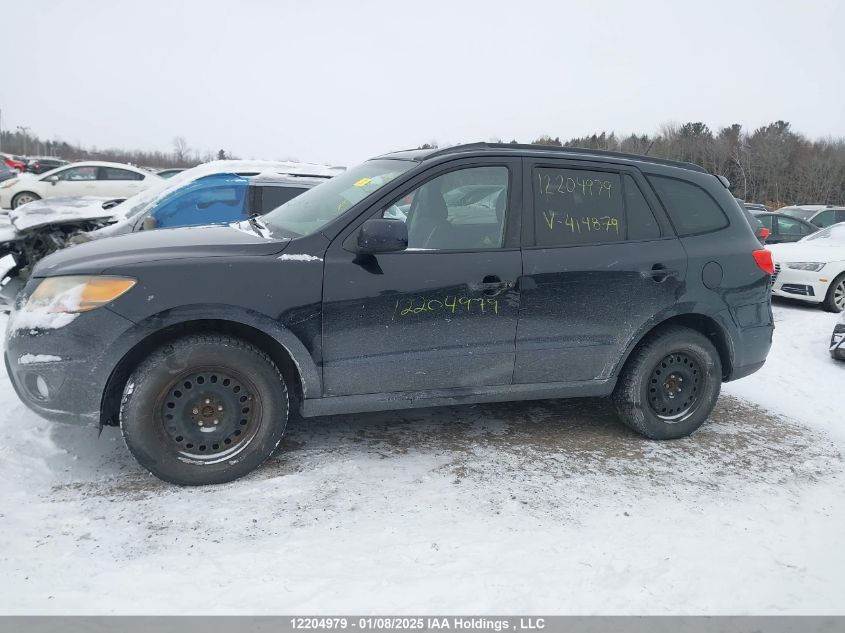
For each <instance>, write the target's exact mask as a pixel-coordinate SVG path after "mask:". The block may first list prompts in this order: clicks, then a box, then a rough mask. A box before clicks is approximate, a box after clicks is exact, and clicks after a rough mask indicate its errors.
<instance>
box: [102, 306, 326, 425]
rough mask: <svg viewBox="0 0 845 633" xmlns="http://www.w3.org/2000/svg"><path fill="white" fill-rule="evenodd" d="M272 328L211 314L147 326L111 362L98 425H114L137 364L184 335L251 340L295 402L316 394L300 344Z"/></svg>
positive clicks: (317, 387) (316, 379)
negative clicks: (221, 336) (122, 398)
mask: <svg viewBox="0 0 845 633" xmlns="http://www.w3.org/2000/svg"><path fill="white" fill-rule="evenodd" d="M274 329H275V330H277V331H273V330H270V329H269V328H266V327H261V325H259V323H256V322H245V320H239V319H233V318H226V317H214V316H209V317H207V318H188V319H183V320H175V321H173V322H170V323H168V324H166V325H163V326H161V327H158V328H156V329H149V330H148V331H146V332H145V335H143V336H142V337H140V338H139V339H138V340H136V341H135V342H134V344H133V345H132V346H131V347H130V348H129V349H128V351H126V352H125V353H124V354H123V355H122V356H121V357H120V360H118V361H117V363H116V364H115V365H114V368H113V369H112V371H111V374H110V375H109V378H108V380H107V381H106V386H105V388H104V389H103V395H102V398H101V402H100V425H101V426H116V425H117V424H118V417H119V411H120V400H121V397H122V395H123V389H124V387H125V385H126V381H127V380H128V379H129V376H130V375H131V373H132V371H133V370H134V369H135V367H137V366H138V363H139V362H141V360H142V359H144V358H145V357H146V356H148V355H149V353H150V352H151V351H152V350H153V349H155V348H156V347H158V346H160V345H164V344H165V343H167V342H169V341H173V340H176V339H178V338H181V337H183V336H185V335H187V334H197V333H214V334H226V335H229V336H234V337H237V338H240V339H242V340H245V341H247V342H249V343H252V344H253V345H255V346H256V347H257V348H259V349H261V350H262V351H264V352H265V353H266V354H268V355H269V356H270V358H271V359H272V360H273V362H274V363H275V364H276V366H277V367H278V368H279V371H280V372H281V373H282V376H283V377H284V379H285V382H286V383H287V387H288V392H289V393H290V394H291V397H292V398H294V399H295V400H296V401H297V402H301V401H302V399H303V398H304V397H305V394H307V393H309V392H311V391H314V392H317V393H319V392H320V389H321V385H320V379H319V374H318V372H317V367H316V365H315V364H314V362H313V360H312V359H311V356H310V354H308V352H307V350H306V349H305V347H304V345H302V343H301V342H300V341H299V339H297V338H296V337H295V336H294V335H293V334H292V333H291V332H290V331H289V330H286V329H284V328H281V327H278V326H276V328H274ZM268 330H269V331H268Z"/></svg>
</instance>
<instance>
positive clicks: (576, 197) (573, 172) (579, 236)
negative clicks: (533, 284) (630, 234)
mask: <svg viewBox="0 0 845 633" xmlns="http://www.w3.org/2000/svg"><path fill="white" fill-rule="evenodd" d="M532 188H533V190H534V212H535V214H536V216H535V218H534V226H535V236H536V243H537V246H568V245H574V244H595V243H601V242H618V241H620V240H624V239H625V234H626V233H625V232H626V226H625V212H624V209H625V207H624V192H623V190H622V179H621V178H620V176H619V174H615V173H610V172H600V171H587V170H583V169H557V168H551V167H538V168H536V169H535V170H534V184H533V187H532Z"/></svg>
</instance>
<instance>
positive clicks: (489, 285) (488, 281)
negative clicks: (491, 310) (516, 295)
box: [469, 275, 513, 297]
mask: <svg viewBox="0 0 845 633" xmlns="http://www.w3.org/2000/svg"><path fill="white" fill-rule="evenodd" d="M469 287H470V289H472V290H474V291H476V292H483V293H484V294H485V295H487V296H488V297H493V296H495V295H497V294H499V293H500V292H502V291H503V290H507V289H508V288H513V282H512V281H502V280H501V279H500V278H499V277H498V276H496V275H487V276H486V277H485V278H484V279H483V280H482V281H481V283H477V284H470V286H469Z"/></svg>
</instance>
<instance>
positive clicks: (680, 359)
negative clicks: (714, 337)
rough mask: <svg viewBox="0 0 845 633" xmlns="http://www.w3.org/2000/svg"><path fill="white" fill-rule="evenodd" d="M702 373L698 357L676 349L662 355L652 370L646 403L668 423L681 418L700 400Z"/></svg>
mask: <svg viewBox="0 0 845 633" xmlns="http://www.w3.org/2000/svg"><path fill="white" fill-rule="evenodd" d="M703 376H704V374H703V371H702V368H701V365H700V364H699V362H698V360H696V358H695V357H694V356H692V355H690V354H685V353H681V352H676V353H672V354H669V355H668V356H665V357H664V358H663V359H661V360H660V362H658V363H657V365H656V366H655V368H654V371H652V372H651V377H650V378H649V385H648V404H649V406H650V407H651V410H652V411H653V412H654V414H655V415H656V416H657V417H658V418H660V419H661V420H663V421H665V422H668V423H670V424H676V423H678V422H682V421H683V420H685V419H686V418H687V417H689V416H690V415H692V414H693V413H694V412H695V408H696V407H697V406H698V404H699V403H700V402H701V395H702V393H703V392H702V391H701V390H700V389H699V386H700V383H701V380H702V378H703Z"/></svg>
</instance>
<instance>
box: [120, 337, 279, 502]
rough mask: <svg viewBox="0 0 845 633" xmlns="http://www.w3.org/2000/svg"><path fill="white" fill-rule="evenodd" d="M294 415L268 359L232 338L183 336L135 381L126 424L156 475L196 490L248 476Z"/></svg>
mask: <svg viewBox="0 0 845 633" xmlns="http://www.w3.org/2000/svg"><path fill="white" fill-rule="evenodd" d="M287 416H288V396H287V389H286V387H285V383H284V380H283V379H282V376H281V374H280V373H279V370H278V369H277V367H276V366H275V364H274V363H273V362H272V361H271V360H270V358H269V357H268V356H267V355H266V354H264V353H263V352H261V351H260V350H258V349H257V348H255V347H254V346H252V345H250V344H249V343H246V342H245V341H242V340H240V339H236V338H231V337H227V336H215V335H202V336H189V337H186V338H183V339H179V340H177V341H174V342H172V343H169V344H167V345H164V346H162V347H160V348H159V349H157V350H155V351H154V352H153V353H152V354H150V356H149V357H148V358H147V359H146V360H144V361H143V362H142V363H141V364H140V365H139V366H138V368H137V369H136V370H135V371H134V372H133V374H132V376H131V377H130V378H129V380H128V382H127V384H126V387H125V389H124V392H123V400H122V403H121V409H120V426H121V429H122V432H123V437H124V439H125V441H126V445H127V447H128V448H129V450H130V451H131V452H132V454H133V455H134V456H135V458H136V459H137V460H138V461H139V462H140V464H141V465H142V466H144V467H145V468H146V469H147V470H149V471H150V472H151V473H153V474H154V475H155V476H156V477H159V478H160V479H163V480H164V481H168V482H170V483H174V484H179V485H187V486H196V485H204V484H218V483H224V482H227V481H232V480H233V479H237V478H238V477H242V476H243V475H246V474H247V473H249V472H251V471H252V470H254V469H255V468H257V467H258V466H259V465H260V464H261V463H262V462H263V461H264V460H265V459H267V458H268V457H269V456H270V455H271V454H272V452H273V450H274V449H275V448H276V446H277V445H278V443H279V441H280V440H281V438H282V434H283V433H284V429H285V424H286V423H287Z"/></svg>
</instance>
